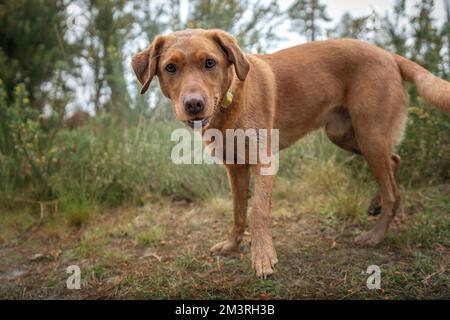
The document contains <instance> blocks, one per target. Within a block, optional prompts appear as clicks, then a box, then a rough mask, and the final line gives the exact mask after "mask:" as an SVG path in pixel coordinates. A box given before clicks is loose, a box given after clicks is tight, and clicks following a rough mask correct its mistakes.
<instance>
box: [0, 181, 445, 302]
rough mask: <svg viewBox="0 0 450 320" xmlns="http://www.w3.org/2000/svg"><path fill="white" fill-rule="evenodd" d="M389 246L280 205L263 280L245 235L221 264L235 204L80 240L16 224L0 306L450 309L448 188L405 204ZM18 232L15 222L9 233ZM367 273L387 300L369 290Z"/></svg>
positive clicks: (349, 226) (111, 224)
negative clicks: (442, 302) (75, 302)
mask: <svg viewBox="0 0 450 320" xmlns="http://www.w3.org/2000/svg"><path fill="white" fill-rule="evenodd" d="M407 197H408V198H409V199H407V204H406V206H405V207H404V208H402V210H401V211H402V212H401V213H399V214H398V216H397V218H396V220H395V222H394V223H393V225H392V228H391V230H390V232H389V235H388V237H387V239H386V240H385V241H384V242H383V243H382V244H380V245H378V246H376V247H375V248H367V247H357V246H356V245H355V244H354V238H355V236H357V235H358V233H359V232H360V231H361V230H362V229H367V228H369V227H370V225H371V224H372V223H373V219H372V218H367V217H366V216H365V215H361V217H360V218H357V219H344V218H341V217H339V216H337V215H336V214H333V213H327V212H322V213H314V212H298V211H297V210H296V207H295V206H291V205H290V203H286V202H283V201H282V200H276V201H274V204H273V207H274V214H273V236H274V240H275V246H276V248H277V251H278V257H279V264H278V265H277V268H276V273H275V275H274V276H272V277H271V278H269V279H267V280H259V279H257V278H256V277H255V276H254V274H253V272H252V270H251V268H250V252H249V247H250V246H249V240H250V239H249V235H248V234H247V235H246V236H245V239H244V241H243V244H242V247H241V250H240V252H237V253H236V254H234V255H232V256H230V257H213V256H211V255H210V254H209V252H208V249H209V248H210V247H211V246H212V245H213V244H215V243H216V242H218V241H221V240H223V239H224V238H225V237H226V234H227V231H228V230H229V228H230V226H231V212H230V209H231V201H230V199H229V198H225V199H222V198H217V199H212V200H211V201H208V202H200V203H185V202H173V201H170V200H161V199H160V200H157V201H149V202H148V203H147V204H145V205H144V206H142V207H138V208H136V207H124V208H119V209H111V210H100V211H99V212H97V213H95V214H94V213H93V214H92V215H91V217H90V219H89V222H88V223H86V224H84V225H82V226H81V227H79V228H76V227H73V226H69V225H68V224H67V223H61V220H60V219H58V218H55V217H53V218H52V217H48V218H47V220H46V221H45V222H44V223H42V224H39V225H36V224H32V225H30V226H27V227H24V226H22V225H20V224H18V225H17V226H16V228H15V229H14V230H15V231H14V232H12V233H11V234H9V235H8V236H6V235H4V237H3V238H2V241H1V242H0V297H1V298H3V299H132V298H138V299H401V298H413V299H432V298H441V299H442V298H443V299H448V298H450V282H449V276H450V271H449V265H450V255H449V253H450V217H449V212H448V208H449V207H450V206H449V198H448V188H447V187H444V189H442V188H441V189H440V192H439V193H438V194H436V193H435V192H432V193H427V192H425V193H420V196H419V193H418V194H414V195H409V196H407ZM10 223H11V224H12V225H14V224H13V222H10ZM70 265H77V266H79V267H80V270H81V289H79V290H70V289H67V286H66V280H67V278H68V277H69V276H70V274H68V273H67V272H66V270H67V268H68V266H70ZM370 265H377V266H379V267H380V269H381V289H379V290H369V289H368V288H367V286H366V282H367V278H368V277H369V275H368V274H366V273H365V271H366V269H367V267H368V266H370Z"/></svg>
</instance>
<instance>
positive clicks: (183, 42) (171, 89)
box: [132, 29, 250, 127]
mask: <svg viewBox="0 0 450 320" xmlns="http://www.w3.org/2000/svg"><path fill="white" fill-rule="evenodd" d="M132 67H133V70H134V72H135V73H136V76H137V78H138V80H139V82H140V83H141V84H142V86H143V87H142V90H141V93H142V94H143V93H145V92H146V91H147V89H148V87H149V85H150V82H151V81H152V79H153V77H154V76H155V75H156V76H157V77H158V79H159V83H160V87H161V90H162V92H163V94H164V95H165V96H166V97H168V98H169V99H171V100H172V103H173V106H174V109H175V114H176V116H177V118H178V119H179V120H181V121H183V122H185V123H186V124H188V125H190V126H191V127H193V125H194V121H201V122H200V123H201V124H202V125H203V126H205V125H207V123H208V122H209V120H210V119H211V118H212V117H213V116H214V114H215V113H216V112H217V111H218V110H219V109H220V108H219V107H220V103H221V101H222V99H223V98H224V97H225V95H226V93H227V90H228V89H229V87H230V85H231V82H232V79H233V77H234V72H235V73H236V75H237V77H238V78H239V79H240V80H241V81H244V80H245V78H246V76H247V73H248V71H249V69H250V66H249V63H248V61H247V59H246V57H245V55H244V54H243V53H242V51H241V50H240V48H239V46H238V44H237V41H236V39H234V38H233V37H232V36H231V35H229V34H228V33H226V32H224V31H221V30H201V29H194V30H190V29H188V30H184V31H178V32H174V33H172V34H169V35H166V36H157V37H156V38H155V39H154V40H153V42H152V44H151V45H150V46H149V47H148V48H147V49H146V50H144V51H142V52H139V53H138V54H136V55H135V56H134V57H133V60H132ZM233 67H234V68H233Z"/></svg>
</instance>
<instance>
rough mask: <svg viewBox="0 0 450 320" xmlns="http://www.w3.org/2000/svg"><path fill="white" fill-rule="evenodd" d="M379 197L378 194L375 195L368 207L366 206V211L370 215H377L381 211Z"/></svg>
mask: <svg viewBox="0 0 450 320" xmlns="http://www.w3.org/2000/svg"><path fill="white" fill-rule="evenodd" d="M381 210H382V208H381V199H380V195H376V196H375V197H374V198H373V199H372V200H371V201H370V205H369V208H367V213H368V214H369V215H370V216H377V215H379V214H380V213H381Z"/></svg>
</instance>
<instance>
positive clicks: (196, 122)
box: [184, 118, 209, 128]
mask: <svg viewBox="0 0 450 320" xmlns="http://www.w3.org/2000/svg"><path fill="white" fill-rule="evenodd" d="M184 123H185V124H187V125H188V126H189V127H191V128H203V127H205V126H206V125H208V123H209V118H195V119H192V120H187V121H184Z"/></svg>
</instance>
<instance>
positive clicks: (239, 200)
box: [210, 165, 250, 255]
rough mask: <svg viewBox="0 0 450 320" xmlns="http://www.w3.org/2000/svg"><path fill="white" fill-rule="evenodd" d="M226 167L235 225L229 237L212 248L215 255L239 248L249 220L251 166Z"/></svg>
mask: <svg viewBox="0 0 450 320" xmlns="http://www.w3.org/2000/svg"><path fill="white" fill-rule="evenodd" d="M226 168H227V173H228V179H229V182H230V186H231V192H232V194H233V206H234V225H233V229H232V230H231V233H230V235H229V236H228V239H227V240H225V241H222V242H219V243H217V244H216V245H214V246H213V247H212V248H211V249H210V251H211V253H212V254H215V255H226V254H228V253H230V252H232V251H236V250H237V249H238V248H239V244H240V243H241V241H242V238H243V235H244V231H245V227H246V220H247V205H248V197H249V180H250V170H249V167H248V166H247V165H229V166H226Z"/></svg>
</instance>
